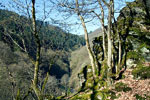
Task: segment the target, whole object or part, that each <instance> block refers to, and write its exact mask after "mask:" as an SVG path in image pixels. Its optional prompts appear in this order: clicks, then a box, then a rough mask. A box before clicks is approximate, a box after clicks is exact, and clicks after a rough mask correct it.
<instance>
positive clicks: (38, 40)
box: [32, 0, 42, 100]
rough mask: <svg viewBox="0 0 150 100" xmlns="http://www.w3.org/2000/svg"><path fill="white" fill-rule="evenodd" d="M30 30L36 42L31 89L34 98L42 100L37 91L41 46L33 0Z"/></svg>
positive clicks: (33, 0) (33, 1)
mask: <svg viewBox="0 0 150 100" xmlns="http://www.w3.org/2000/svg"><path fill="white" fill-rule="evenodd" d="M32 28H33V36H34V38H35V42H36V59H35V63H34V79H33V83H32V88H33V90H34V92H35V94H36V96H37V97H38V100H42V99H41V94H40V90H39V89H38V72H39V62H40V50H41V45H40V39H39V36H38V33H37V29H36V16H35V0H32Z"/></svg>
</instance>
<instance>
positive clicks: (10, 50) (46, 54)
mask: <svg viewBox="0 0 150 100" xmlns="http://www.w3.org/2000/svg"><path fill="white" fill-rule="evenodd" d="M30 21H31V20H30V19H28V18H26V17H25V16H20V15H18V14H16V13H15V12H11V11H7V10H2V9H0V83H1V84H0V95H1V96H0V100H11V98H13V97H14V96H15V95H16V94H17V91H18V89H19V90H20V91H21V93H22V94H25V93H26V92H27V91H28V88H30V84H31V79H32V78H33V71H34V70H33V65H32V62H31V60H30V58H29V56H28V54H29V55H30V56H31V57H32V58H35V52H36V45H35V41H34V38H33V36H32V34H31V33H32V28H31V27H32V26H31V22H30ZM37 27H38V29H39V33H40V34H39V36H40V40H41V41H40V42H41V47H42V49H41V61H40V75H39V76H40V83H39V85H40V84H43V82H44V78H45V76H46V73H47V72H48V73H49V74H50V76H49V79H48V83H47V85H46V87H49V88H47V90H46V91H45V92H47V94H51V95H54V96H59V95H62V93H63V92H64V93H65V91H66V89H67V88H68V84H66V82H67V81H68V78H69V77H70V74H71V69H70V62H69V59H70V52H71V51H73V50H76V49H78V48H79V47H82V46H84V45H85V42H84V39H83V38H81V37H79V36H77V35H73V34H70V33H66V32H65V31H64V30H62V29H61V28H59V27H56V26H52V25H50V24H48V22H42V21H40V20H37ZM17 44H19V46H18V45H17ZM24 50H26V51H24ZM10 90H12V91H10Z"/></svg>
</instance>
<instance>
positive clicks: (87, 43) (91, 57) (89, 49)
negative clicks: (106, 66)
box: [79, 15, 98, 78]
mask: <svg viewBox="0 0 150 100" xmlns="http://www.w3.org/2000/svg"><path fill="white" fill-rule="evenodd" d="M79 17H80V20H81V22H82V26H83V29H84V33H85V41H86V48H87V51H88V54H89V58H90V60H91V65H92V70H93V77H94V78H95V77H96V75H95V71H96V70H95V68H96V66H98V65H96V64H98V62H97V60H95V59H94V54H93V52H92V50H91V47H90V43H89V37H88V32H87V28H86V25H85V22H84V19H83V17H82V16H81V15H79ZM95 63H96V64H95Z"/></svg>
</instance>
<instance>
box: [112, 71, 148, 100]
mask: <svg viewBox="0 0 150 100" xmlns="http://www.w3.org/2000/svg"><path fill="white" fill-rule="evenodd" d="M124 75H125V76H126V77H125V78H124V79H121V80H118V81H116V82H115V83H118V82H122V83H124V84H127V86H128V87H130V88H131V89H132V90H131V91H127V92H123V91H121V92H116V95H120V96H119V98H117V99H115V100H150V99H147V98H144V96H145V95H147V96H150V79H146V80H137V79H133V75H132V69H127V70H126V71H125V73H124ZM137 94H138V95H137ZM136 96H140V97H139V99H136Z"/></svg>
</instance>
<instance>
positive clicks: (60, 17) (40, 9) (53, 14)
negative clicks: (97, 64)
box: [0, 0, 134, 35]
mask: <svg viewBox="0 0 150 100" xmlns="http://www.w3.org/2000/svg"><path fill="white" fill-rule="evenodd" d="M12 1H16V2H22V4H23V6H24V5H25V0H1V1H0V3H1V4H2V5H3V6H5V7H0V8H1V9H8V10H11V11H15V12H17V10H18V8H17V6H16V5H13V3H12ZM28 1H29V2H28V4H30V0H28ZM44 1H46V3H44V2H43V0H36V12H37V14H36V15H37V19H39V20H43V19H45V18H44V13H45V14H46V16H47V17H46V19H45V20H44V21H48V22H50V24H54V22H55V24H54V25H56V26H59V27H61V28H63V29H64V30H66V31H68V32H69V33H73V34H77V35H83V34H84V30H83V28H82V25H81V22H80V20H79V18H78V16H76V15H75V14H72V16H71V17H68V18H65V20H64V16H65V15H64V13H60V12H58V11H57V10H54V9H55V7H54V6H53V5H51V4H50V3H48V2H47V1H48V0H44ZM117 1H118V0H117ZM124 1H126V2H132V1H134V0H124ZM115 5H116V7H118V6H119V10H120V9H122V8H123V7H124V6H125V5H126V4H125V2H121V5H120V4H119V3H117V2H115ZM14 8H15V9H14ZM44 8H45V12H44ZM16 9H17V10H16ZM19 9H20V8H19ZM21 12H23V10H20V11H19V12H17V13H21ZM118 12H119V11H118ZM22 14H23V13H22ZM24 15H26V14H24ZM118 15H119V13H116V14H115V17H116V18H117V17H118ZM53 19H54V20H53ZM56 23H59V24H56ZM60 23H61V24H60ZM75 23H78V24H75ZM86 27H87V29H88V32H92V31H94V30H96V29H98V28H100V27H101V25H100V22H99V21H98V20H97V19H94V20H93V21H92V22H89V23H86Z"/></svg>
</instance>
